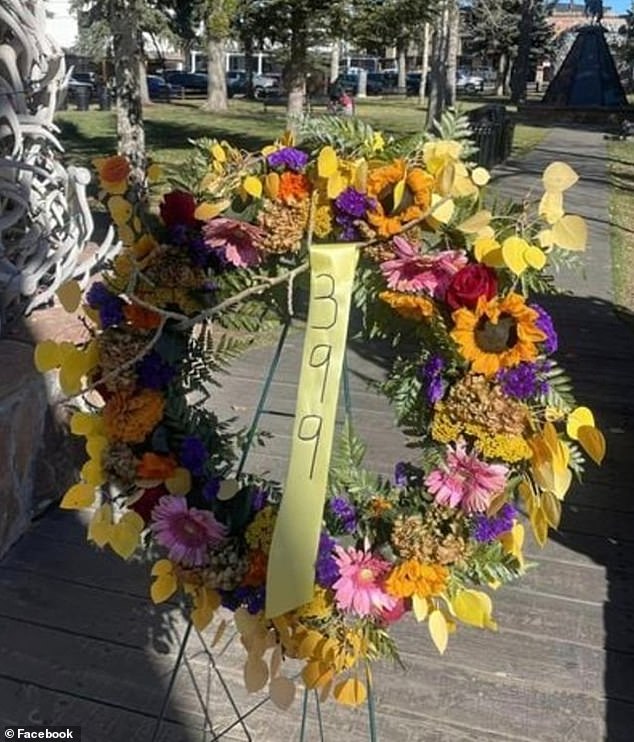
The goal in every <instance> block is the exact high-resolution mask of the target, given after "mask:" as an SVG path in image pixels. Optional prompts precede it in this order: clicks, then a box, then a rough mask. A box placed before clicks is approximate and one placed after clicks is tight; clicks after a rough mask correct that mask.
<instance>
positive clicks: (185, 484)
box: [165, 466, 192, 495]
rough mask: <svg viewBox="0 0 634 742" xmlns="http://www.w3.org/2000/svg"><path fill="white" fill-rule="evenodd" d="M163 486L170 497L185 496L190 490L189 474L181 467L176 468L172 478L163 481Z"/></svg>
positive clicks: (190, 480)
mask: <svg viewBox="0 0 634 742" xmlns="http://www.w3.org/2000/svg"><path fill="white" fill-rule="evenodd" d="M165 486H166V487H167V490H168V492H170V493H171V494H172V495H186V494H187V493H188V492H189V490H190V489H191V488H192V475H191V472H190V471H189V469H185V468H184V467H182V466H179V467H177V468H176V469H174V473H173V474H172V476H171V477H170V478H169V479H166V480H165Z"/></svg>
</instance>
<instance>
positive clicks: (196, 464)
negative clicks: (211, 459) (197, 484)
mask: <svg viewBox="0 0 634 742" xmlns="http://www.w3.org/2000/svg"><path fill="white" fill-rule="evenodd" d="M208 456H209V454H208V453H207V447H206V446H205V444H204V443H203V442H202V440H201V439H200V438H199V437H198V436H197V435H188V436H186V437H185V439H184V440H183V442H182V444H181V455H180V462H181V464H182V465H183V466H184V467H185V468H186V469H189V471H190V472H191V473H192V474H193V475H194V476H195V477H199V476H200V475H201V474H202V473H203V469H204V466H205V461H207V458H208Z"/></svg>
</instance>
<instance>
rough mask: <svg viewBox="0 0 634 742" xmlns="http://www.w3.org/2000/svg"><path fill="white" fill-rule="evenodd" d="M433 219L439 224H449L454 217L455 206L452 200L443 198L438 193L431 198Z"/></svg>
mask: <svg viewBox="0 0 634 742" xmlns="http://www.w3.org/2000/svg"><path fill="white" fill-rule="evenodd" d="M431 206H432V208H431V218H432V219H434V220H435V221H437V222H438V223H439V224H448V223H449V222H450V221H451V217H452V216H453V213H454V209H455V205H454V202H453V200H452V199H450V198H448V199H446V198H443V197H442V196H440V195H438V194H437V193H432V197H431Z"/></svg>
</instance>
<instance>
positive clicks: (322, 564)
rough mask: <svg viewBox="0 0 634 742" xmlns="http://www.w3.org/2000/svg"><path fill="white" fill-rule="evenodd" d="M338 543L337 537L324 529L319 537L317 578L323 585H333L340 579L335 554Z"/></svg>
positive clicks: (316, 566)
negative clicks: (333, 536) (334, 550)
mask: <svg viewBox="0 0 634 742" xmlns="http://www.w3.org/2000/svg"><path fill="white" fill-rule="evenodd" d="M336 545H337V542H336V541H335V539H334V538H332V536H330V535H329V534H328V533H326V532H325V531H322V533H321V536H320V537H319V549H318V551H317V561H316V562H315V579H316V581H317V584H318V585H321V587H326V588H329V587H332V586H333V585H334V584H335V582H337V580H338V579H339V567H338V566H337V562H336V560H335V557H334V554H333V549H334V548H335V546H336Z"/></svg>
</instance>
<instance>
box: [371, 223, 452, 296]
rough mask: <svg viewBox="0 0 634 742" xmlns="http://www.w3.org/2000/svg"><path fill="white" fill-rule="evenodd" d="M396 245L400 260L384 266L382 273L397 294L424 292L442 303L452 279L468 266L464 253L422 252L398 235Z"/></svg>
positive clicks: (447, 251)
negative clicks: (400, 292) (402, 292)
mask: <svg viewBox="0 0 634 742" xmlns="http://www.w3.org/2000/svg"><path fill="white" fill-rule="evenodd" d="M392 246H393V249H394V252H395V253H396V257H395V258H394V259H393V260H387V261H386V262H385V263H381V271H382V273H383V275H384V276H385V278H386V279H387V285H388V287H389V288H391V289H394V290H395V291H415V292H418V291H422V292H423V293H425V294H428V295H429V296H432V297H434V298H435V299H441V300H442V299H443V297H444V295H445V292H446V291H447V286H448V285H449V282H450V280H451V278H452V276H453V275H454V274H456V273H457V272H458V271H459V270H460V269H461V268H463V267H464V266H465V265H466V264H467V256H466V255H465V254H464V253H463V252H461V251H460V250H443V251H442V252H438V253H421V252H419V250H418V248H416V247H415V246H414V245H412V244H411V243H409V242H408V241H407V240H406V239H404V238H403V237H398V236H397V237H394V239H393V240H392Z"/></svg>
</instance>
